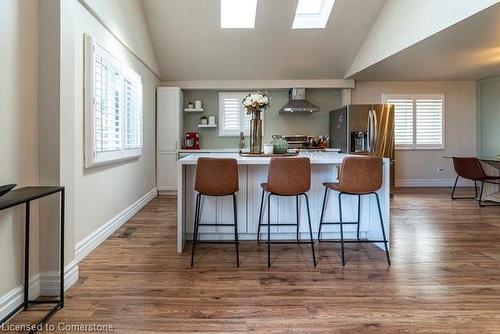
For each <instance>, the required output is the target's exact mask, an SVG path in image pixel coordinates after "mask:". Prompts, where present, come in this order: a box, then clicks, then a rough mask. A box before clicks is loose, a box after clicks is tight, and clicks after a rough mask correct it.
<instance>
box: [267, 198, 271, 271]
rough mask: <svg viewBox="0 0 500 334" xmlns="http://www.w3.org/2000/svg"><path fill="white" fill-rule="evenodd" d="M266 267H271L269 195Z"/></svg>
mask: <svg viewBox="0 0 500 334" xmlns="http://www.w3.org/2000/svg"><path fill="white" fill-rule="evenodd" d="M267 266H268V267H271V194H269V195H267Z"/></svg>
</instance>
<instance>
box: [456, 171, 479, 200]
mask: <svg viewBox="0 0 500 334" xmlns="http://www.w3.org/2000/svg"><path fill="white" fill-rule="evenodd" d="M457 182H458V175H457V177H456V178H455V184H454V185H453V190H452V191H451V199H456V198H455V197H454V196H453V195H455V189H456V188H457ZM474 182H475V181H474ZM476 197H477V190H476Z"/></svg>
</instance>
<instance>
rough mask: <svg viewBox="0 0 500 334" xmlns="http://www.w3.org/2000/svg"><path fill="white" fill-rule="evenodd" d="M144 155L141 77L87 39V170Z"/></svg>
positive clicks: (87, 37)
mask: <svg viewBox="0 0 500 334" xmlns="http://www.w3.org/2000/svg"><path fill="white" fill-rule="evenodd" d="M141 153H142V82H141V77H140V76H139V75H138V74H137V73H136V72H134V71H133V70H132V69H130V68H128V67H127V66H125V65H124V64H122V63H121V62H120V61H119V60H118V59H117V58H115V57H114V56H113V55H112V54H110V53H109V52H108V51H106V50H105V49H104V48H102V47H101V46H99V45H98V44H97V43H95V42H94V41H93V40H92V38H91V37H90V36H88V35H85V167H86V168H88V167H92V166H97V165H102V164H106V163H110V162H113V161H117V160H123V159H130V158H136V157H138V156H140V155H141Z"/></svg>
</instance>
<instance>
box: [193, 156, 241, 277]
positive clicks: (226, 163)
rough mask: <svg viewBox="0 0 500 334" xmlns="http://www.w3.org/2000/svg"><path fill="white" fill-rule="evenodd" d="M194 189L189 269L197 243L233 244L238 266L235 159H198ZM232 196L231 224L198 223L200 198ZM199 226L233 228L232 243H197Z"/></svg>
mask: <svg viewBox="0 0 500 334" xmlns="http://www.w3.org/2000/svg"><path fill="white" fill-rule="evenodd" d="M194 189H195V190H196V191H197V192H198V195H196V212H195V218H194V234H193V249H192V252H191V267H192V266H193V261H194V249H195V246H196V244H199V243H211V244H214V243H221V244H225V243H234V244H235V245H236V265H237V266H238V267H239V266H240V254H239V250H238V244H239V241H238V217H237V209H236V194H235V193H236V192H237V191H238V164H237V162H236V159H220V158H198V163H197V166H196V180H195V186H194ZM230 195H232V196H233V213H234V223H233V224H212V223H210V224H209V223H203V224H201V223H200V216H201V208H200V206H201V197H202V196H216V197H221V196H230ZM200 226H234V241H229V242H224V241H199V240H198V228H199V227H200Z"/></svg>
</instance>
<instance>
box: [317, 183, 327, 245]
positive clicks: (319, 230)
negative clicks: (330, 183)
mask: <svg viewBox="0 0 500 334" xmlns="http://www.w3.org/2000/svg"><path fill="white" fill-rule="evenodd" d="M327 194H328V188H327V187H325V195H324V196H323V206H322V207H321V217H320V219H319V228H318V241H321V226H322V225H323V217H324V216H325V209H326V196H327Z"/></svg>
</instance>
